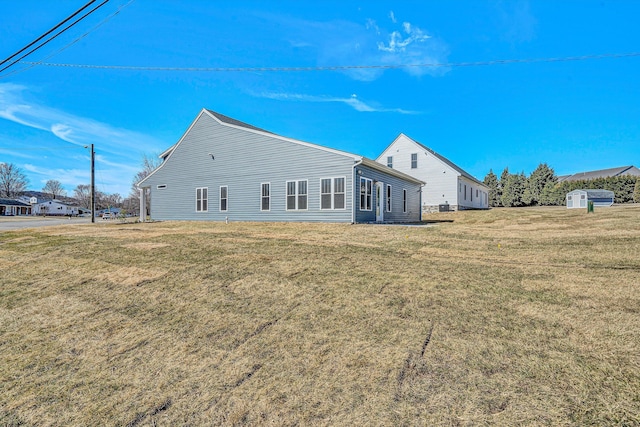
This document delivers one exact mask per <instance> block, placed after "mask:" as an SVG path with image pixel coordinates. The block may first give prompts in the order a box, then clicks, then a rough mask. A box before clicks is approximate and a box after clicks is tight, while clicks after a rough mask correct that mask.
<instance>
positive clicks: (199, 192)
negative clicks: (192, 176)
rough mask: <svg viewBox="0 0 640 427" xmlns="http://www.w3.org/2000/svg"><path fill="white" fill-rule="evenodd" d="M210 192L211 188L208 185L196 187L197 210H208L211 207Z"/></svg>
mask: <svg viewBox="0 0 640 427" xmlns="http://www.w3.org/2000/svg"><path fill="white" fill-rule="evenodd" d="M208 192H209V189H208V188H207V187H201V188H196V212H207V210H208V209H209V206H208V204H209V203H208V202H209V196H208V194H207V193H208Z"/></svg>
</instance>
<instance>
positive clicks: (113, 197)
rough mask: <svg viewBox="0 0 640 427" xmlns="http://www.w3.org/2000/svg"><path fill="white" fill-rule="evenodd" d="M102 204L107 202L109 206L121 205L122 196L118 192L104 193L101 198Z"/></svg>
mask: <svg viewBox="0 0 640 427" xmlns="http://www.w3.org/2000/svg"><path fill="white" fill-rule="evenodd" d="M100 202H101V203H102V204H106V205H107V207H112V208H113V207H118V208H119V207H121V205H122V196H121V195H120V194H118V193H113V194H104V195H103V197H102V199H101V200H100Z"/></svg>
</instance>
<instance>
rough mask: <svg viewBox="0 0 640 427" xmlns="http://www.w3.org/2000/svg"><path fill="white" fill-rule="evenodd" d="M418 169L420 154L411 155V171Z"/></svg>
mask: <svg viewBox="0 0 640 427" xmlns="http://www.w3.org/2000/svg"><path fill="white" fill-rule="evenodd" d="M417 168H418V153H411V169H417Z"/></svg>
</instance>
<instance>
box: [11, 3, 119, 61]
mask: <svg viewBox="0 0 640 427" xmlns="http://www.w3.org/2000/svg"><path fill="white" fill-rule="evenodd" d="M108 2H109V0H103V2H102V3H100V4H99V5H98V6H96V7H94V8H93V9H91V10H90V11H89V12H87V13H85V14H84V15H82V16H81V17H80V18H78V19H76V20H75V21H73V22H72V23H71V24H69V25H67V26H66V27H65V28H63V29H62V30H61V31H59V32H58V33H56V34H54V35H53V36H51V37H49V38H48V39H47V40H45V41H44V42H43V43H41V44H39V45H38V46H36V47H34V48H33V49H31V50H30V51H28V52H27V53H25V54H24V55H22V56H21V57H20V58H18V59H16V60H14V61H12V62H11V63H10V64H9V65H6V66H5V67H4V68H2V69H0V73H2V72H3V71H5V70H6V69H8V68H9V67H11V66H13V65H15V64H17V63H19V62H20V61H22V60H23V59H24V58H26V57H27V56H29V55H31V54H32V53H33V52H35V51H37V50H38V49H40V48H42V47H43V46H45V45H47V44H48V43H49V42H51V41H53V40H55V39H56V38H57V37H58V36H60V35H61V34H63V33H64V32H66V31H67V30H68V29H70V28H72V27H73V26H75V25H76V24H77V23H78V22H80V21H82V20H83V19H85V18H86V17H87V16H89V15H91V14H92V13H93V12H95V11H96V10H98V9H100V8H101V7H102V6H104V5H105V4H107V3H108Z"/></svg>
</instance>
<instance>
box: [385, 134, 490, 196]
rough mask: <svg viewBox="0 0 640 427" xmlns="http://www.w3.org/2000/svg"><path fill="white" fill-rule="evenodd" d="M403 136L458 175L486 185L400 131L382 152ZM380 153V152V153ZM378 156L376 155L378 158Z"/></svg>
mask: <svg viewBox="0 0 640 427" xmlns="http://www.w3.org/2000/svg"><path fill="white" fill-rule="evenodd" d="M402 136H404V137H405V138H407V139H408V140H409V141H411V142H413V143H414V144H416V145H417V146H418V147H420V148H422V149H423V150H426V151H428V152H429V153H431V154H432V155H433V156H434V157H435V158H437V159H438V160H440V161H441V162H443V163H445V164H446V165H447V166H449V167H451V168H452V169H453V170H455V171H456V172H458V173H459V174H460V175H462V176H464V177H465V178H467V179H469V180H471V181H473V182H475V183H476V184H479V185H482V186H483V187H486V186H487V185H486V184H485V183H484V182H482V181H480V180H478V179H476V177H474V176H473V175H471V174H470V173H469V172H467V171H465V170H464V169H462V168H461V167H460V166H458V165H456V164H455V163H453V162H452V161H451V160H449V159H447V158H446V157H444V156H443V155H441V154H438V153H436V152H435V151H433V150H432V149H431V148H429V147H427V146H426V145H424V144H422V143H420V142H418V141H416V140H415V139H413V138H411V137H409V136H407V135H405V134H404V133H401V134H400V135H398V136H397V137H396V139H394V140H393V142H392V143H391V144H389V145H388V146H387V148H385V149H384V150H383V151H382V152H383V153H384V152H385V151H387V149H388V148H389V147H391V146H392V145H393V144H394V143H395V142H396V141H397V140H398V139H399V138H400V137H402ZM381 155H382V154H381ZM379 158H380V157H378V159H379ZM487 188H488V187H487Z"/></svg>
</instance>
